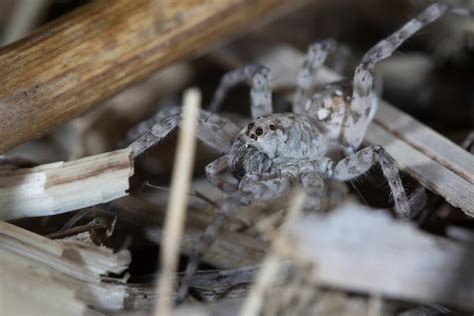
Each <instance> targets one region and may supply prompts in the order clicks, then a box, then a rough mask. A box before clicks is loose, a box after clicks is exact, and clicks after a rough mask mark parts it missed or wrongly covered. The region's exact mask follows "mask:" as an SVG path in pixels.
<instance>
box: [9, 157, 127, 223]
mask: <svg viewBox="0 0 474 316" xmlns="http://www.w3.org/2000/svg"><path fill="white" fill-rule="evenodd" d="M132 175H133V161H131V159H130V149H128V148H126V149H122V150H117V151H113V152H108V153H104V154H100V155H96V156H90V157H85V158H81V159H78V160H74V161H68V162H55V163H50V164H45V165H40V166H37V167H33V168H21V169H14V170H5V169H3V170H0V219H3V220H11V219H17V218H23V217H35V216H49V215H55V214H60V213H65V212H69V211H73V210H77V209H80V208H84V207H89V206H93V205H96V204H101V203H105V202H108V201H111V200H114V199H117V198H119V197H122V196H125V195H127V194H128V192H127V191H128V188H129V177H130V176H132Z"/></svg>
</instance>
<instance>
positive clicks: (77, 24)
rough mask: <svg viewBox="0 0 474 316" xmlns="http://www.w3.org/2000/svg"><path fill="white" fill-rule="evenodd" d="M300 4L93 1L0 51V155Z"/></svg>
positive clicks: (245, 0)
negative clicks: (255, 23) (146, 78)
mask: <svg viewBox="0 0 474 316" xmlns="http://www.w3.org/2000/svg"><path fill="white" fill-rule="evenodd" d="M302 2H304V1H303V0H298V1H297V3H296V4H295V2H294V1H286V0H233V1H211V0H203V1H194V0H182V1H175V0H162V1H158V0H135V1H128V0H114V1H93V2H92V3H90V4H88V5H85V6H83V7H81V8H79V9H78V10H76V11H74V12H72V13H71V14H68V15H65V16H63V17H62V18H60V19H58V20H56V21H54V22H52V23H50V24H48V25H46V26H45V27H43V28H41V29H39V30H38V31H37V32H35V33H34V34H33V35H31V36H29V37H28V38H26V39H25V40H22V41H19V42H16V43H14V44H12V45H9V46H6V47H4V48H2V49H0V65H1V69H2V76H1V77H0V86H1V87H2V88H1V89H0V135H2V137H1V139H0V153H2V152H5V151H7V150H9V149H11V148H13V147H15V146H16V145H19V144H21V143H23V142H26V141H28V140H30V139H32V138H35V137H38V136H40V135H41V134H43V133H44V132H45V131H46V130H48V129H50V128H52V127H54V126H58V125H60V124H61V123H64V122H66V121H67V120H69V119H71V118H73V117H75V116H77V115H78V114H80V113H82V112H84V111H85V110H87V109H89V108H91V107H92V106H93V105H94V104H97V103H98V102H100V101H102V100H104V99H106V98H108V97H110V96H112V95H113V94H115V93H116V92H118V91H120V90H121V89H123V88H124V87H126V86H128V85H130V84H131V83H134V82H137V81H138V80H141V79H143V78H144V77H145V76H147V75H148V74H150V73H151V72H153V71H155V70H157V69H160V68H161V67H163V66H165V65H167V64H170V63H172V62H175V61H177V60H179V59H182V58H184V57H186V56H189V55H191V54H194V53H196V51H197V50H199V49H201V50H202V49H204V48H206V49H209V45H212V44H214V43H216V42H217V41H219V40H221V39H223V38H225V37H228V36H229V35H231V34H235V33H236V32H237V31H239V30H242V29H243V28H245V27H248V26H249V25H251V24H252V22H255V21H261V20H262V18H263V17H265V16H268V15H269V14H272V15H273V14H275V13H277V12H278V13H279V12H281V11H282V10H283V9H289V8H291V9H294V8H295V7H298V4H300V3H302Z"/></svg>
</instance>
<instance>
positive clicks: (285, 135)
mask: <svg viewBox="0 0 474 316" xmlns="http://www.w3.org/2000/svg"><path fill="white" fill-rule="evenodd" d="M327 149H328V144H327V141H326V139H325V137H324V134H323V132H322V131H321V130H320V128H319V127H318V126H317V125H316V124H315V123H314V122H313V121H312V120H311V119H309V118H308V117H305V116H302V115H298V114H292V113H282V114H270V115H265V116H262V117H258V118H257V119H256V120H254V121H253V122H251V123H250V124H249V125H248V126H247V127H246V128H244V129H243V130H242V131H241V132H240V133H239V134H238V136H237V138H236V140H235V141H234V143H233V145H232V148H231V150H230V152H229V165H230V168H231V170H232V173H233V175H234V176H235V177H236V178H238V179H242V177H243V176H244V175H245V174H281V173H282V170H281V167H283V166H284V165H285V164H288V163H290V164H291V163H293V162H295V161H310V160H318V159H320V158H322V157H324V154H325V153H326V151H327Z"/></svg>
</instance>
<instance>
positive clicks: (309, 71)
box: [293, 40, 336, 114]
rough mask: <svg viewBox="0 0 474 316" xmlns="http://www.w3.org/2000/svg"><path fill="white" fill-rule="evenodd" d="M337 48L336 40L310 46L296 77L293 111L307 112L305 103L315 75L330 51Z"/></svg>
mask: <svg viewBox="0 0 474 316" xmlns="http://www.w3.org/2000/svg"><path fill="white" fill-rule="evenodd" d="M335 48H336V42H335V41H333V40H326V41H321V42H316V43H313V44H311V45H310V46H309V47H308V51H307V53H306V55H305V56H304V59H303V64H302V65H301V69H300V71H299V72H298V77H297V79H296V91H295V95H294V99H293V113H297V114H303V113H304V112H305V111H304V104H305V102H306V100H307V99H308V97H309V92H310V89H311V87H313V85H314V80H315V76H314V75H315V73H316V71H318V69H319V68H321V66H322V65H323V64H324V62H325V61H326V58H327V56H328V53H330V52H331V51H333V50H335Z"/></svg>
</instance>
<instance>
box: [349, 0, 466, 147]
mask: <svg viewBox="0 0 474 316" xmlns="http://www.w3.org/2000/svg"><path fill="white" fill-rule="evenodd" d="M447 12H450V13H452V14H455V15H460V16H474V12H473V11H472V10H469V9H465V8H459V7H453V6H451V5H449V4H446V3H434V4H432V5H430V6H429V7H427V8H426V9H425V10H423V11H422V12H421V13H420V14H418V15H417V16H416V17H415V18H413V19H411V20H410V21H408V22H407V23H405V24H404V25H403V26H402V27H401V28H400V29H398V30H397V31H396V32H394V33H393V34H392V35H390V36H389V37H387V38H386V39H384V40H381V41H380V42H378V43H377V44H376V45H375V46H373V47H372V48H371V49H370V50H369V51H368V52H367V53H366V54H365V55H364V57H363V58H362V60H361V63H360V65H359V66H358V67H357V69H356V71H355V74H354V79H353V93H352V104H351V107H350V110H349V112H348V114H347V119H346V122H345V124H344V125H345V130H344V136H343V140H344V145H345V146H347V147H348V148H353V149H357V148H358V147H359V146H360V144H361V143H362V140H363V138H364V136H365V132H366V131H367V127H368V125H369V124H370V122H371V121H372V118H373V117H374V115H375V112H376V110H377V102H378V99H377V95H376V93H375V91H374V83H373V82H374V76H373V73H372V72H373V68H374V66H375V65H376V64H377V63H378V62H380V61H382V60H384V59H386V58H388V57H390V56H391V55H392V54H393V52H394V51H395V50H396V49H397V48H398V47H399V46H400V45H401V44H403V42H405V41H406V40H407V39H408V38H410V37H411V36H413V34H415V33H416V32H418V31H419V30H420V29H422V28H423V27H425V26H427V25H428V24H430V23H432V22H434V21H436V20H437V19H439V18H440V17H441V16H442V15H443V14H445V13H447Z"/></svg>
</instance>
